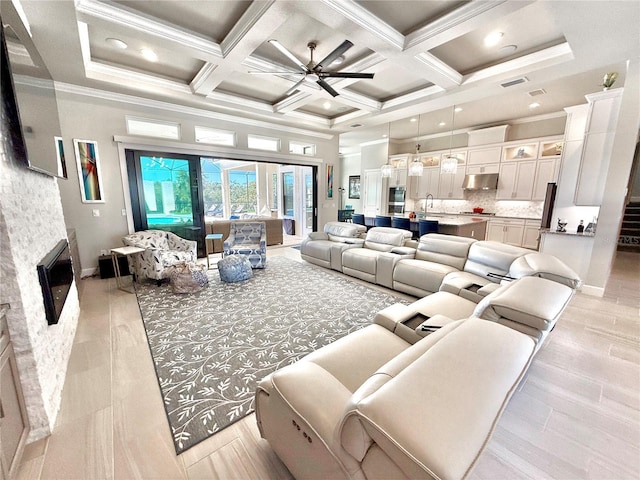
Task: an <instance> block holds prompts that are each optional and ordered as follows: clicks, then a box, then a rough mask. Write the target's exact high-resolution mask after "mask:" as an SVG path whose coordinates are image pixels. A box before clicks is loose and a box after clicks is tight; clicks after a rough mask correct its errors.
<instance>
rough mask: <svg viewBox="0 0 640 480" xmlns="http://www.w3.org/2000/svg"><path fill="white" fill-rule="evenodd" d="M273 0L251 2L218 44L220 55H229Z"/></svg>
mask: <svg viewBox="0 0 640 480" xmlns="http://www.w3.org/2000/svg"><path fill="white" fill-rule="evenodd" d="M274 3H275V0H269V1H262V2H251V4H250V5H249V8H247V10H246V11H245V12H244V14H243V15H242V17H240V20H238V22H236V24H235V25H234V26H233V28H232V29H231V31H230V32H229V33H228V34H227V36H226V37H225V38H224V40H223V41H222V43H221V44H220V47H221V51H222V55H223V56H224V57H226V56H227V55H229V52H231V51H232V50H233V49H234V48H235V46H236V45H238V43H240V42H241V41H242V39H243V38H244V37H245V36H246V35H247V33H249V31H250V30H251V29H252V28H253V27H254V26H255V24H256V23H257V22H258V20H260V19H261V18H262V16H263V15H264V14H265V13H266V12H267V10H269V9H270V8H271V5H273V4H274Z"/></svg>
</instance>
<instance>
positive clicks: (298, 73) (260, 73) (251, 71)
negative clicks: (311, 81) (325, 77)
mask: <svg viewBox="0 0 640 480" xmlns="http://www.w3.org/2000/svg"><path fill="white" fill-rule="evenodd" d="M247 73H250V74H251V75H304V74H305V72H291V71H289V72H258V71H254V70H249V71H248V72H247Z"/></svg>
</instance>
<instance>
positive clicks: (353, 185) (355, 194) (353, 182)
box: [349, 175, 360, 198]
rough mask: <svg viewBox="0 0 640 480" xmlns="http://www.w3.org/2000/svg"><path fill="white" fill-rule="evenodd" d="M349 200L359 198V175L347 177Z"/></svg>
mask: <svg viewBox="0 0 640 480" xmlns="http://www.w3.org/2000/svg"><path fill="white" fill-rule="evenodd" d="M349 198H360V175H350V176H349Z"/></svg>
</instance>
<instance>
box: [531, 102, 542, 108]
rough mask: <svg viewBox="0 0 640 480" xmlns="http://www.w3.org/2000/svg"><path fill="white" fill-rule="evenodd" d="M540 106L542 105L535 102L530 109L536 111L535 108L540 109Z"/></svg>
mask: <svg viewBox="0 0 640 480" xmlns="http://www.w3.org/2000/svg"><path fill="white" fill-rule="evenodd" d="M539 106H540V104H539V103H538V102H533V103H530V104H529V108H531V109H534V108H538V107H539Z"/></svg>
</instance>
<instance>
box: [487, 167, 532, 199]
mask: <svg viewBox="0 0 640 480" xmlns="http://www.w3.org/2000/svg"><path fill="white" fill-rule="evenodd" d="M535 173H536V161H535V160H524V161H518V162H507V163H502V164H501V165H500V174H499V175H498V190H497V192H496V200H531V195H532V194H533V184H534V177H535Z"/></svg>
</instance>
